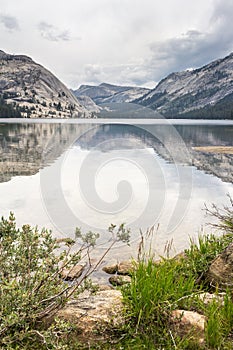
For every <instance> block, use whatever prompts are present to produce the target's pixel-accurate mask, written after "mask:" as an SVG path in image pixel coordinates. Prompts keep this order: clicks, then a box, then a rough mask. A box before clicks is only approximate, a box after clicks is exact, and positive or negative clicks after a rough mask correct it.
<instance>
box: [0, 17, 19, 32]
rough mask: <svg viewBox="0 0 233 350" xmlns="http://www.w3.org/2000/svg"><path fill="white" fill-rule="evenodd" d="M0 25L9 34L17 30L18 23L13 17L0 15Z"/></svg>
mask: <svg viewBox="0 0 233 350" xmlns="http://www.w3.org/2000/svg"><path fill="white" fill-rule="evenodd" d="M0 23H2V24H3V26H4V27H5V29H7V30H8V31H10V32H13V31H15V30H19V23H18V21H17V19H16V18H15V17H13V16H7V15H0Z"/></svg>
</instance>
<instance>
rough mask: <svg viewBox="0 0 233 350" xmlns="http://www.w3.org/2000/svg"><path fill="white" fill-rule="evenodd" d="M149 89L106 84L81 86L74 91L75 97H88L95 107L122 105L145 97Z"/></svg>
mask: <svg viewBox="0 0 233 350" xmlns="http://www.w3.org/2000/svg"><path fill="white" fill-rule="evenodd" d="M148 91H149V89H146V88H141V87H132V86H117V85H112V84H107V83H102V84H100V85H98V86H95V85H81V86H80V87H79V89H77V90H74V91H73V93H74V95H75V96H77V97H80V96H88V97H90V98H91V99H92V100H93V101H94V102H95V103H96V104H97V105H101V104H104V103H123V102H132V101H133V100H135V99H137V98H139V97H141V96H143V95H145V94H146V93H147V92H148Z"/></svg>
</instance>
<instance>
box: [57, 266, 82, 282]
mask: <svg viewBox="0 0 233 350" xmlns="http://www.w3.org/2000/svg"><path fill="white" fill-rule="evenodd" d="M83 270H84V266H83V265H75V266H74V267H73V268H72V269H64V270H63V271H62V273H61V276H62V278H63V279H64V280H66V281H67V280H74V279H75V278H79V277H80V276H81V274H82V273H83Z"/></svg>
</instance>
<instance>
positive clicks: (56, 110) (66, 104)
mask: <svg viewBox="0 0 233 350" xmlns="http://www.w3.org/2000/svg"><path fill="white" fill-rule="evenodd" d="M0 66H1V74H0V97H1V99H0V116H2V117H4V116H5V117H10V116H21V117H30V118H46V117H48V118H71V117H91V116H93V115H92V114H91V113H90V112H88V111H87V109H86V108H84V107H83V106H82V105H81V104H80V103H79V102H78V100H77V99H76V98H75V96H74V95H73V94H72V93H71V91H70V90H69V89H68V88H67V87H66V86H65V85H64V84H63V83H62V82H61V81H60V80H59V79H57V78H56V77H55V76H54V75H53V74H52V73H51V72H49V71H48V70H47V69H45V68H44V67H43V66H41V65H40V64H38V63H36V62H34V61H33V60H32V59H31V58H30V57H27V56H24V55H10V54H7V53H5V52H4V51H1V50H0ZM12 109H14V110H15V111H16V115H13V114H12Z"/></svg>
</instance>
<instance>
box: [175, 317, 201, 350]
mask: <svg viewBox="0 0 233 350" xmlns="http://www.w3.org/2000/svg"><path fill="white" fill-rule="evenodd" d="M171 322H172V325H173V327H174V330H175V332H176V333H177V335H179V336H180V337H181V338H183V337H187V336H189V337H192V339H193V341H195V342H196V343H199V344H200V345H202V344H203V343H204V340H205V323H206V317H205V316H203V315H200V314H198V313H197V312H193V311H185V310H174V311H173V312H172V316H171Z"/></svg>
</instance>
